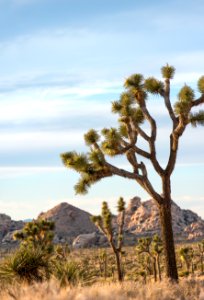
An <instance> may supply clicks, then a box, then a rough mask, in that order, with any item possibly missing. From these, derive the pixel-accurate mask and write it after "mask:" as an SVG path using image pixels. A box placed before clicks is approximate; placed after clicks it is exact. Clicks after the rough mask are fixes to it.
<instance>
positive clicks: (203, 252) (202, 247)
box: [198, 240, 204, 274]
mask: <svg viewBox="0 0 204 300" xmlns="http://www.w3.org/2000/svg"><path fill="white" fill-rule="evenodd" d="M198 250H199V256H200V266H201V273H202V274H203V258H204V240H202V241H201V242H200V243H199V244H198Z"/></svg>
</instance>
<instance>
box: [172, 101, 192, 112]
mask: <svg viewBox="0 0 204 300" xmlns="http://www.w3.org/2000/svg"><path fill="white" fill-rule="evenodd" d="M190 109H191V105H190V102H188V101H182V102H180V101H177V102H176V103H175V104H174V112H175V114H176V115H177V116H178V115H186V116H187V115H188V114H189V111H190Z"/></svg>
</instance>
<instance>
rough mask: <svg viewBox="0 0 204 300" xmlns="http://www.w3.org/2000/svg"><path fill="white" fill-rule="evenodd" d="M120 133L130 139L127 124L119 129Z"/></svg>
mask: <svg viewBox="0 0 204 300" xmlns="http://www.w3.org/2000/svg"><path fill="white" fill-rule="evenodd" d="M119 133H120V135H121V136H123V137H125V138H128V131H127V126H126V125H125V124H121V125H120V127H119Z"/></svg>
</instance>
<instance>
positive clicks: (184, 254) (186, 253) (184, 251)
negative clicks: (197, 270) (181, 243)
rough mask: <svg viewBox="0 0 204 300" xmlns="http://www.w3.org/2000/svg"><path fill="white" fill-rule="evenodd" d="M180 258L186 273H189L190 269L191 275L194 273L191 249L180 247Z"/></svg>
mask: <svg viewBox="0 0 204 300" xmlns="http://www.w3.org/2000/svg"><path fill="white" fill-rule="evenodd" d="M179 254H180V258H181V260H182V261H184V262H185V264H186V270H187V273H189V272H190V268H191V271H192V273H194V263H193V258H194V250H193V248H192V247H182V248H181V249H180V251H179Z"/></svg>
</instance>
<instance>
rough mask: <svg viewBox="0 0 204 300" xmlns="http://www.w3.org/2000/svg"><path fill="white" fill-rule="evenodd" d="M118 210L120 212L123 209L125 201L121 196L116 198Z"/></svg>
mask: <svg viewBox="0 0 204 300" xmlns="http://www.w3.org/2000/svg"><path fill="white" fill-rule="evenodd" d="M117 208H118V212H122V211H124V210H125V201H124V199H123V198H122V197H120V198H119V200H118V207H117Z"/></svg>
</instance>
